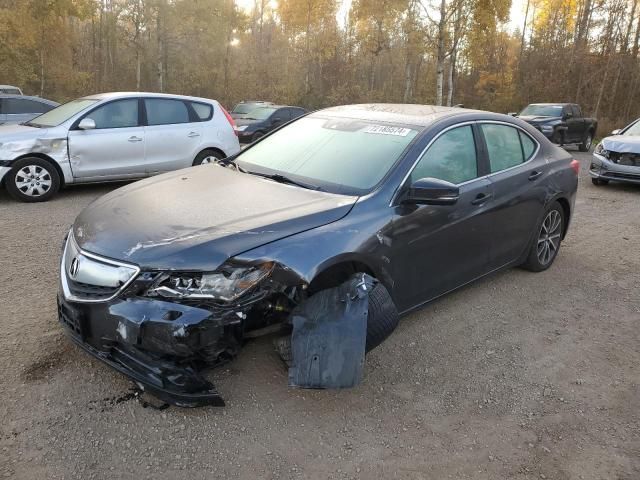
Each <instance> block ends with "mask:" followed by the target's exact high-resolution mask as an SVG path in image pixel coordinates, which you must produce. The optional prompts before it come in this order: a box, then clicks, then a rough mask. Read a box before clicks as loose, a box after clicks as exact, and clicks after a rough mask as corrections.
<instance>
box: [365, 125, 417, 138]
mask: <svg viewBox="0 0 640 480" xmlns="http://www.w3.org/2000/svg"><path fill="white" fill-rule="evenodd" d="M410 131H411V129H410V128H402V127H388V126H386V125H369V126H368V127H366V128H365V129H364V130H363V132H364V133H376V134H378V135H396V136H398V137H406V136H407V135H409V132H410Z"/></svg>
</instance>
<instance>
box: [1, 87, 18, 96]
mask: <svg viewBox="0 0 640 480" xmlns="http://www.w3.org/2000/svg"><path fill="white" fill-rule="evenodd" d="M0 93H5V94H7V95H23V93H22V90H20V89H19V88H18V87H14V86H13V85H0Z"/></svg>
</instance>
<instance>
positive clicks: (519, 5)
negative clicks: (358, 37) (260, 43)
mask: <svg viewBox="0 0 640 480" xmlns="http://www.w3.org/2000/svg"><path fill="white" fill-rule="evenodd" d="M341 1H342V4H341V5H340V9H339V10H338V15H337V18H338V23H340V24H344V20H345V16H346V14H347V12H348V11H349V7H350V6H351V1H352V0H341ZM235 2H236V5H238V6H239V7H240V8H242V9H243V10H247V11H249V10H251V9H252V8H253V7H254V5H255V0H235ZM270 3H271V5H272V6H276V5H277V0H270ZM526 5H527V3H526V0H511V15H510V19H509V26H508V29H509V30H510V31H512V32H513V31H514V30H515V29H516V28H522V22H523V21H524V10H525V7H526Z"/></svg>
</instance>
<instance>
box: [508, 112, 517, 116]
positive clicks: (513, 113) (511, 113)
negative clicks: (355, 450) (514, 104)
mask: <svg viewBox="0 0 640 480" xmlns="http://www.w3.org/2000/svg"><path fill="white" fill-rule="evenodd" d="M507 115H511V116H512V117H517V116H518V112H509V113H507Z"/></svg>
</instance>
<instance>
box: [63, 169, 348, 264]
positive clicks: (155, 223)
mask: <svg viewBox="0 0 640 480" xmlns="http://www.w3.org/2000/svg"><path fill="white" fill-rule="evenodd" d="M356 200H357V197H351V196H344V195H335V194H330V193H324V192H317V191H314V190H307V189H304V188H300V187H296V186H291V185H285V184H281V183H277V182H275V181H272V180H269V179H265V178H262V177H258V176H255V175H249V174H244V173H240V172H237V171H235V170H233V169H232V168H224V167H221V166H218V165H203V166H198V167H192V168H189V169H185V170H180V171H176V172H171V173H168V174H164V175H160V176H157V177H153V178H150V179H147V180H142V181H140V182H136V183H133V184H131V185H128V186H126V187H123V188H120V189H118V190H115V191H113V192H111V193H109V194H107V195H105V196H104V197H101V198H100V199H98V200H96V201H95V202H94V203H92V204H91V205H89V206H88V207H87V208H86V209H85V210H84V211H83V212H82V213H81V214H80V215H79V216H78V218H77V219H76V221H75V224H74V227H73V234H74V237H75V240H76V242H77V244H78V246H80V248H82V249H84V250H86V251H87V252H91V253H95V254H98V255H103V256H105V257H109V258H113V259H117V260H122V261H125V262H131V263H135V264H137V265H139V266H140V267H141V268H143V269H163V270H185V271H199V270H202V271H212V270H215V269H216V268H217V267H219V266H220V265H221V264H222V263H223V262H224V261H225V260H227V259H228V258H230V257H233V256H235V255H238V254H240V253H243V252H245V251H247V250H250V249H253V248H256V247H259V246H261V245H264V244H266V243H269V242H273V241H276V240H279V239H281V238H284V237H287V236H290V235H294V234H296V233H299V232H302V231H305V230H309V229H312V228H315V227H319V226H322V225H326V224H329V223H331V222H335V221H336V220H339V219H340V218H342V217H344V216H345V215H346V214H347V213H348V212H349V210H351V208H352V207H353V204H354V203H355V202H356Z"/></svg>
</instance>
